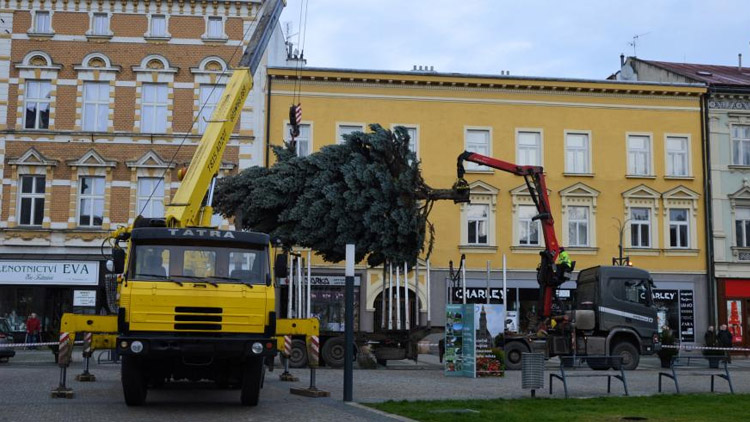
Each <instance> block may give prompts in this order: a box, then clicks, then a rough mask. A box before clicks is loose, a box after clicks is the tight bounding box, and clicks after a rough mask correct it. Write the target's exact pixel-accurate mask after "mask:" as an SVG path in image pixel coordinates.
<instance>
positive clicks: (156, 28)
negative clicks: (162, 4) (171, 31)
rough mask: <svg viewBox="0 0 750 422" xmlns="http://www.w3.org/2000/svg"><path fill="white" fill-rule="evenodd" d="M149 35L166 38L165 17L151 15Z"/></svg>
mask: <svg viewBox="0 0 750 422" xmlns="http://www.w3.org/2000/svg"><path fill="white" fill-rule="evenodd" d="M149 35H150V36H152V37H166V36H167V17H166V16H164V15H151V27H150V28H149Z"/></svg>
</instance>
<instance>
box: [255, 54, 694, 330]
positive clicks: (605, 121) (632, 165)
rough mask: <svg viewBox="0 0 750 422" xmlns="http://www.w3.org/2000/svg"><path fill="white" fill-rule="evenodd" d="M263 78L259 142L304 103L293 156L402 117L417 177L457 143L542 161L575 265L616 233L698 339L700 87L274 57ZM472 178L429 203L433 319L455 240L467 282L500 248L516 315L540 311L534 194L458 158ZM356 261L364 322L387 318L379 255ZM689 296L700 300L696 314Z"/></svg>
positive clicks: (433, 178)
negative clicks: (299, 64) (366, 67)
mask: <svg viewBox="0 0 750 422" xmlns="http://www.w3.org/2000/svg"><path fill="white" fill-rule="evenodd" d="M268 90H269V94H268V113H269V116H268V124H269V127H268V130H267V134H268V137H267V139H266V143H267V144H270V145H279V144H280V143H281V142H282V140H284V139H288V137H289V135H288V130H287V127H288V123H289V122H288V110H289V106H290V104H292V103H297V102H300V103H301V104H302V108H303V117H302V127H301V129H302V130H301V135H300V137H299V138H298V139H297V142H298V144H297V148H298V152H299V153H300V154H303V155H304V154H308V153H310V152H314V151H317V150H319V149H320V148H321V147H323V146H325V145H329V144H333V143H336V142H340V140H341V139H342V138H341V136H342V134H344V133H348V132H351V131H354V130H364V131H366V130H368V129H367V125H369V124H371V123H379V124H380V125H382V126H383V127H386V128H393V127H395V126H398V125H401V126H405V127H406V128H407V129H409V132H410V134H411V135H412V138H413V140H412V147H413V149H414V151H415V152H416V154H417V156H418V158H419V160H420V161H421V163H422V170H423V176H424V178H425V180H426V182H427V183H428V184H429V185H430V186H432V187H435V188H449V187H450V186H451V185H452V184H453V183H454V182H455V180H456V158H457V156H458V155H459V154H460V153H461V152H462V151H464V150H471V151H475V152H479V153H482V154H485V155H489V156H491V157H494V158H497V159H500V160H504V161H508V162H512V163H517V164H534V165H541V166H543V167H544V169H545V174H546V177H547V186H548V188H549V192H548V193H549V197H550V202H551V207H552V210H553V217H554V219H555V229H556V234H557V238H558V241H559V242H560V244H562V245H564V246H565V247H566V250H568V252H569V253H570V255H571V258H572V259H573V260H574V261H577V265H576V269H582V268H587V267H591V266H596V265H611V264H612V262H613V261H612V260H613V257H618V256H619V245H620V235H621V233H622V247H623V255H624V256H629V257H630V260H631V261H632V262H633V263H634V265H636V266H638V267H641V268H644V269H647V270H649V271H651V272H652V274H653V277H654V281H655V282H656V286H657V288H658V290H657V292H661V293H663V295H659V296H658V297H657V299H660V300H663V303H662V304H661V306H662V308H663V310H662V317H663V319H664V321H663V322H664V324H665V325H670V326H671V328H673V329H676V328H678V327H677V326H680V327H682V330H681V335H682V337H683V341H686V342H691V341H695V340H696V339H698V338H699V337H697V334H699V333H696V332H695V327H698V326H701V327H702V326H704V325H705V323H704V322H705V317H706V315H705V314H706V303H705V297H706V283H707V281H706V267H707V266H706V256H705V254H704V249H705V248H704V247H705V241H706V239H705V236H706V228H705V221H704V220H705V219H704V200H705V197H704V174H703V164H702V163H703V152H702V151H703V142H702V127H701V117H700V116H701V94H702V93H703V92H705V88H703V87H701V86H697V85H686V84H682V85H677V84H673V85H667V84H651V83H621V82H612V81H591V80H567V79H546V78H544V79H542V78H521V77H514V76H476V75H458V74H440V73H435V72H374V71H351V70H341V69H313V68H306V69H303V70H301V71H300V70H295V69H282V68H278V69H269V87H268ZM270 161H271V163H272V162H273V157H270ZM466 179H467V181H468V182H469V183H470V185H471V188H472V189H471V200H472V202H471V204H470V205H467V204H461V205H456V204H453V203H452V202H449V201H442V202H438V203H437V204H436V205H435V207H434V209H433V211H432V213H431V215H430V221H431V222H432V223H433V224H434V225H435V229H436V243H435V248H434V250H433V252H432V255H431V257H430V264H431V270H432V271H431V272H430V280H431V285H430V287H431V289H430V305H431V308H432V309H431V318H430V319H431V323H432V324H433V325H436V324H441V323H442V322H443V317H442V314H443V312H442V309H443V306H444V304H445V303H446V302H447V301H450V300H451V299H449V298H448V296H449V295H451V293H449V287H447V286H448V284H450V283H451V281H449V280H448V265H449V261H451V260H452V261H453V262H454V265H455V266H456V267H457V266H458V262H459V260H460V257H461V255H462V254H465V256H466V272H467V275H466V282H467V286H469V287H470V290H472V293H473V294H474V295H476V293H477V292H478V291H479V290H484V289H485V288H486V286H487V279H488V278H489V284H490V287H491V288H492V289H499V288H501V285H502V272H501V268H502V262H503V256H505V258H506V274H507V276H506V288H507V297H508V308H509V309H512V310H515V311H516V314H515V315H516V316H515V317H514V318H516V320H515V321H514V324H516V325H517V326H518V327H517V328H518V329H521V330H523V329H524V328H525V325H527V324H528V318H527V316H528V315H530V314H531V313H533V311H534V310H535V309H534V307H535V304H536V302H535V301H536V298H537V296H536V294H537V293H536V286H537V284H536V280H535V277H536V273H535V269H536V266H537V265H538V263H539V252H540V251H541V250H542V249H543V239H542V234H541V231H540V230H539V228H538V227H537V226H536V225H537V222H534V221H531V217H532V216H533V215H535V212H534V207H533V202H532V200H531V197H530V196H529V195H528V191H527V189H526V186H525V183H524V180H523V178H521V177H518V176H514V175H512V174H509V173H505V172H502V171H499V170H492V169H487V168H480V167H477V166H475V165H467V175H466ZM619 225H622V227H623V229H622V231H621V230H619V228H618V226H619ZM488 265H489V267H490V272H489V277H488V271H487V267H488ZM358 270H359V271H360V272H359V274H360V276H361V279H362V285H361V286H360V295H359V297H360V309H359V311H360V328H362V329H378V328H379V326H382V325H383V321H384V318H383V314H384V311H383V308H382V302H380V299H381V297H382V296H381V292H382V289H383V287H382V286H383V280H382V278H381V275H382V273H383V272H382V269H367V268H365V267H364V266H362V267H358ZM410 271H411V270H410ZM313 273H318V274H339V273H341V265H336V264H329V263H325V262H322V261H319V260H313ZM425 283H426V277H425V273H424V269H422V272H421V273H420V275H419V284H418V285H417V284H415V282H414V279H413V274H410V284H409V285H410V292H409V294H410V295H411V298H412V299H411V300H412V303H411V308H412V309H413V308H414V306H415V302H413V297H414V295H415V294H417V295H418V296H419V299H420V305H419V308H420V311H421V314H420V315H419V318H420V321H421V322H422V323H424V322H425V321H426V317H427V315H426V314H427V309H426V307H427V304H426V302H427V296H426V293H427V289H426V284H425ZM572 289H574V283H572V282H571V283H566V285H564V286H563V289H562V290H563V291H562V292H561V300H562V301H563V302H564V301H565V298H566V297H568V294H569V293H570V291H571V290H572ZM452 294H453V300H454V301H455V300H460V297H458V296H455V295H456V294H457V293H456V292H452ZM491 295H493V293H491ZM480 296H481V294H480ZM495 296H497V295H495ZM681 297H682V299H683V305H682V308H681V307H680V298H681ZM402 300H403V298H402ZM688 303H690V304H691V306H692V305H694V307H693V308H694V309H695V310H694V313H693V314H692V315H690V313H689V312H688V305H687V304H688ZM563 306H565V305H564V304H563ZM411 312H414V311H411ZM386 314H387V312H386ZM414 318H417V315H413V316H412V321H414ZM412 324H414V322H412ZM675 325H676V326H675Z"/></svg>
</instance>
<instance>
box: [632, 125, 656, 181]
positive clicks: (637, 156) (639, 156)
mask: <svg viewBox="0 0 750 422" xmlns="http://www.w3.org/2000/svg"><path fill="white" fill-rule="evenodd" d="M628 174H629V175H631V176H648V175H650V174H651V138H649V137H648V136H642V135H629V136H628Z"/></svg>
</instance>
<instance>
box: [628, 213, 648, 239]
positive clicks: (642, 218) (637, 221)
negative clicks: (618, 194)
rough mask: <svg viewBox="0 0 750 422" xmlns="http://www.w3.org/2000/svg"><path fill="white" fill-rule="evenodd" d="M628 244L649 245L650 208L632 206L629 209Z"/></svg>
mask: <svg viewBox="0 0 750 422" xmlns="http://www.w3.org/2000/svg"><path fill="white" fill-rule="evenodd" d="M630 246H632V247H634V248H649V247H651V210H650V209H648V208H632V209H631V210H630Z"/></svg>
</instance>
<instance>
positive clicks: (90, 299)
mask: <svg viewBox="0 0 750 422" xmlns="http://www.w3.org/2000/svg"><path fill="white" fill-rule="evenodd" d="M73 306H89V307H93V306H96V290H73Z"/></svg>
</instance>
